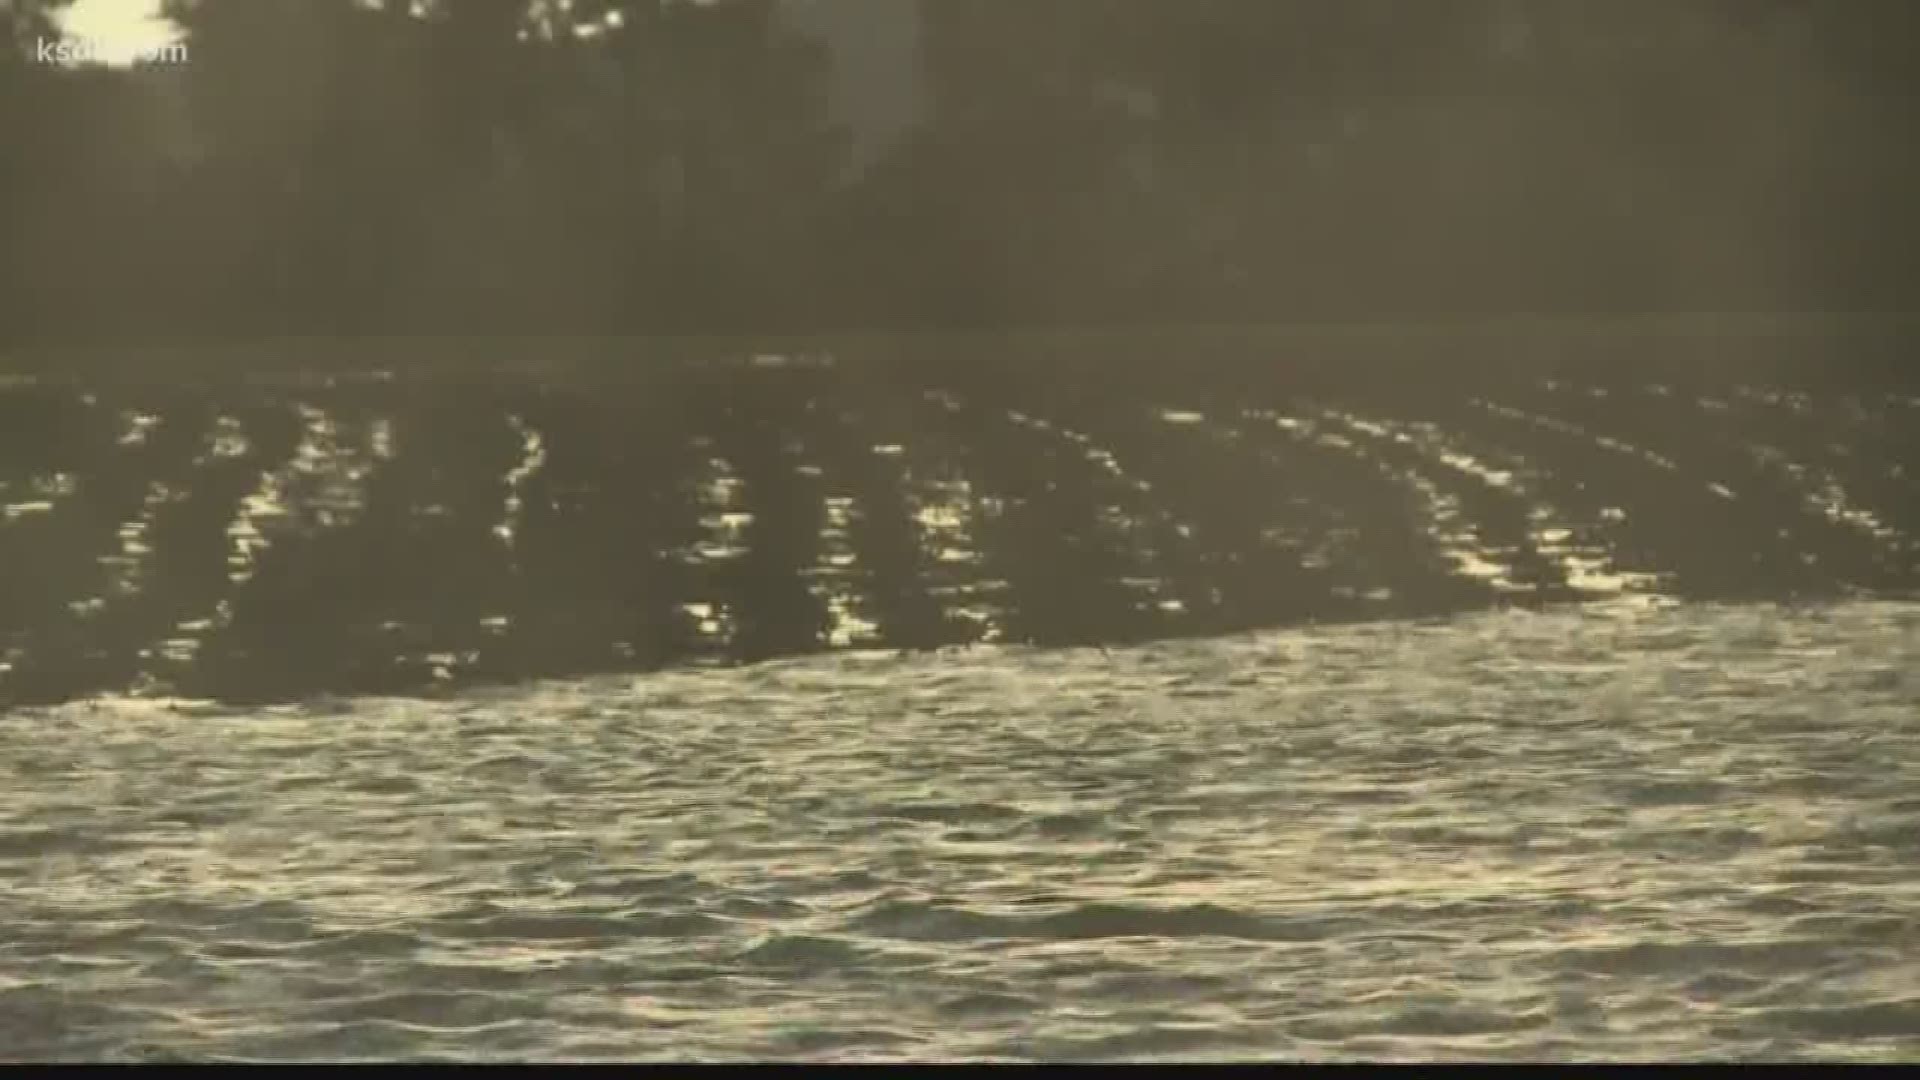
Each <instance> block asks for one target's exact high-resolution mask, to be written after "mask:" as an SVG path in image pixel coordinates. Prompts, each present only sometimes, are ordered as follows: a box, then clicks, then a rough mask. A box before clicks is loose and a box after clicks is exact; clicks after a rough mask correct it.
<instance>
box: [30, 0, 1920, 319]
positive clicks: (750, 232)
mask: <svg viewBox="0 0 1920 1080" xmlns="http://www.w3.org/2000/svg"><path fill="white" fill-rule="evenodd" d="M163 6H164V9H165V11H166V13H167V14H168V15H169V16H170V17H171V19H172V22H171V23H161V22H158V21H156V20H155V19H154V10H155V5H154V4H152V3H148V2H145V0H85V2H82V3H77V4H69V3H62V2H60V0H6V2H4V3H0V40H4V41H6V42H9V43H11V46H12V47H11V48H10V49H7V50H3V51H0V130H3V131H4V132H5V138H4V139H3V140H0V144H3V145H0V192H4V195H5V198H4V200H0V206H4V210H0V253H3V254H0V275H4V276H3V277H0V335H4V337H0V340H4V341H8V342H13V343H22V342H28V341H38V342H72V341H83V340H85V341H92V340H130V341H139V342H151V341H155V340H161V339H166V340H185V341H193V340H201V339H208V338H246V337H255V336H260V335H274V336H281V335H288V334H324V335H355V336H357V335H372V334H406V333H436V334H438V333H455V332H465V333H493V332H506V331H518V332H540V333H553V332H618V333H646V332H669V331H673V332H680V331H702V332H746V331H753V332H780V331H797V330H841V329H850V328H873V327H887V328H891V327H983V326H984V327H1005V326H1032V325H1042V324H1045V325H1058V324H1076V325H1082V324H1111V323H1117V322H1150V323H1163V324H1164V323H1194V322H1211V323H1219V322H1230V323H1240V324H1246V323H1271V322H1289V321H1300V320H1325V319H1362V320H1375V319H1381V320H1398V319H1420V318H1432V317H1448V316H1455V315H1465V316H1478V315H1503V314H1595V313H1598V314H1620V313H1646V312H1676V311H1678V312H1686V311H1700V310H1715V311H1727V310H1733V311H1782V310H1793V311H1836V310H1838V311H1863V310H1873V311H1886V310H1910V309H1912V308H1913V306H1914V305H1913V298H1914V296H1915V295H1916V293H1917V292H1920V257H1917V256H1916V254H1915V253H1916V251H1917V250H1920V248H1917V247H1916V245H1915V244H1914V243H1913V242H1912V239H1913V228H1912V226H1913V214H1912V209H1911V192H1912V191H1914V190H1916V189H1917V188H1920V154H1916V135H1915V132H1916V130H1920V125H1915V124H1914V123H1913V122H1912V121H1913V115H1912V114H1913V112H1914V108H1913V107H1914V104H1915V101H1916V98H1915V92H1916V82H1915V76H1914V75H1913V74H1912V70H1913V69H1912V65H1910V64H1908V63H1905V62H1904V60H1905V57H1904V49H1905V46H1906V44H1907V43H1910V42H1912V41H1914V40H1920V26H1917V25H1916V23H1917V22H1920V8H1916V7H1915V6H1914V5H1913V4H1911V3H1908V2H1905V0H1849V2H1846V3H1813V2H1805V0H1662V2H1659V3H1652V2H1636V0H1447V2H1432V3H1410V2H1382V0H1363V2H1354V0H1343V2H1340V3H1333V2H1330V0H1183V2H1181V3H1171V2H1167V0H1020V2H1017V3H1016V2H1012V0H978V2H974V0H968V2H961V0H933V2H923V3H915V2H913V0H717V2H713V3H703V4H693V3H675V2H671V0H572V2H566V0H460V2H457V3H455V2H448V0H425V2H415V3H412V4H410V5H405V6H402V5H396V4H392V3H386V4H383V3H379V2H375V0H168V2H167V3H166V4H164V5H163ZM58 25H64V26H65V27H66V29H67V31H68V32H69V33H70V34H72V35H73V36H75V37H77V38H80V39H84V40H86V41H87V42H89V43H90V44H93V45H96V46H98V47H100V48H101V49H102V50H106V51H109V52H111V51H113V50H116V49H117V50H120V55H125V53H126V52H127V51H128V50H130V49H132V48H134V47H137V46H138V45H139V44H142V43H151V42H152V41H155V40H159V39H160V38H159V37H156V33H158V34H159V35H162V36H164V35H165V34H167V33H174V34H178V35H180V36H181V37H182V39H183V40H184V41H185V42H186V43H187V45H188V49H189V52H188V59H187V60H186V62H184V63H174V64H154V65H148V66H144V67H135V68H126V67H120V68H112V69H100V68H92V69H73V70H69V69H60V68H56V67H50V66H47V65H40V64H36V63H34V61H33V44H34V41H35V39H36V37H37V36H39V35H43V34H50V33H53V32H54V28H55V27H56V26H58Z"/></svg>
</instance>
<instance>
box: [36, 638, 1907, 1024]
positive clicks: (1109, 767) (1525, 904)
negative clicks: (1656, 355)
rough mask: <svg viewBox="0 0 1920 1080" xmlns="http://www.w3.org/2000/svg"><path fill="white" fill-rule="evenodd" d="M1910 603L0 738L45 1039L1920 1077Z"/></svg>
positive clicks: (625, 680) (201, 719)
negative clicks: (1835, 1069) (1307, 1061)
mask: <svg viewBox="0 0 1920 1080" xmlns="http://www.w3.org/2000/svg"><path fill="white" fill-rule="evenodd" d="M1917 645H1920V607H1916V606H1915V605H1912V604H1901V603H1856V604H1842V605H1839V606H1823V607H1806V608H1798V609H1791V608H1779V607H1772V606H1713V605H1689V606H1682V607H1677V608H1676V607H1638V608H1632V609H1608V608H1605V607H1599V606H1596V607H1589V608H1585V609H1576V610H1557V611H1556V610H1549V611H1547V612H1544V613H1540V612H1535V613H1525V612H1507V613H1499V612H1495V613H1488V614H1480V615H1471V616H1464V617H1461V618H1458V619H1454V620H1450V621H1444V622H1438V621H1437V622H1432V623H1427V624H1410V623H1379V624H1372V625H1360V626H1346V627H1339V628H1329V629H1318V630H1316V629H1304V630H1298V629H1296V630H1287V631H1274V632H1265V633H1260V634H1249V635H1244V636H1239V637H1234V638H1229V639H1223V640H1189V641H1176V642H1169V643H1163V644H1155V645H1149V646H1144V647H1140V648H1134V649H1122V650H1116V651H1115V652H1114V653H1113V654H1112V655H1111V656H1110V657H1108V656H1102V655H1101V654H1099V653H1098V652H1094V651H1088V650H1063V651H1029V650H1025V649H1018V648H1004V649H1002V648H993V647H988V648H981V649H975V650H971V651H968V652H964V653H955V654H947V655H938V656H921V657H914V658H908V659H900V658H896V657H894V656H892V655H891V654H885V655H880V654H865V653H849V654H838V655H830V656H822V657H814V658H808V659H800V660H791V661H782V662H776V663H769V664H763V665H758V666H752V667H742V668H730V669H710V670H684V671H668V672H662V673H655V674H648V675H640V676H626V675H623V676H608V677H600V678H595V679H592V680H587V681H576V682H564V683H550V684H542V685H536V686H529V687H526V688H520V689H502V690H492V691H465V692H462V693H461V694H460V695H459V696H455V697H449V698H446V699H443V700H401V699H391V700H388V699H333V700H326V701H321V702H309V703H307V704H303V705H297V706H283V707H274V708H270V709H265V710H254V711H238V710H233V709H225V708H216V707H213V706H200V705H193V704H187V703H179V702H174V703H168V702H155V701H138V702H135V701H106V700H92V701H86V702H79V703H74V704H69V705H63V706H60V707H58V708H47V709H32V710H15V711H13V712H11V713H9V714H6V715H5V717H4V719H0V723H4V724H5V725H6V732H5V738H4V740H0V772H4V776H5V782H4V788H0V882H4V890H5V891H4V895H5V898H6V899H5V903H6V913H5V919H4V927H5V929H4V931H3V932H0V933H3V935H4V936H0V1051H3V1052H4V1056H5V1057H9V1058H41V1057H48V1058H67V1059H71V1058H106V1057H119V1056H126V1055H139V1056H147V1057H150V1056H154V1055H180V1056H196V1057H197V1056H211V1057H231V1058H264V1059H285V1058H329V1059H333V1058H395V1057H397V1058H420V1057H459V1058H494V1059H497V1058H536V1057H537V1058H546V1057H563V1058H582V1059H593V1058H625V1057H642V1058H686V1059H696V1058H726V1059H737V1058H781V1059H786V1058H833V1059H860V1058H889V1059H902V1058H915V1059H927V1058H956V1059H958V1058H964V1059H981V1058H1015V1059H1026V1058H1048V1059H1051V1058H1145V1057H1157V1056H1173V1057H1201V1058H1205V1057H1233V1058H1242V1057H1281V1058H1348V1057H1366V1058H1435V1057H1438V1058H1483V1057H1496V1058H1518V1057H1547V1058H1576V1057H1577V1058H1649V1057H1675V1056H1678V1057H1690V1058H1691V1057H1714V1058H1720V1057H1748V1056H1764V1057H1831V1058H1849V1059H1854V1058H1858V1059H1901V1058H1904V1059H1909V1060H1911V1059H1915V1058H1920V948H1916V947H1915V946H1916V943H1920V708H1916V702H1920V675H1916V673H1915V671H1914V667H1915V660H1916V656H1917V655H1920V650H1917V649H1916V646H1917Z"/></svg>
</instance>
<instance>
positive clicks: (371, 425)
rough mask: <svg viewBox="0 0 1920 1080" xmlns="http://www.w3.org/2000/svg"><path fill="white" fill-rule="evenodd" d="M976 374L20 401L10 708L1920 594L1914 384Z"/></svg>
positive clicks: (715, 372)
mask: <svg viewBox="0 0 1920 1080" xmlns="http://www.w3.org/2000/svg"><path fill="white" fill-rule="evenodd" d="M1177 368H1178V365H1173V369H1174V370H1177ZM949 370H950V375H949V376H948V377H945V378H942V377H937V376H935V375H932V374H929V373H928V372H924V371H916V370H914V369H912V368H910V367H905V366H902V367H900V368H886V367H879V368H876V367H874V366H871V365H869V366H864V367H854V366H836V365H831V364H824V363H813V364H798V363H788V364H785V365H782V366H774V365H770V364H761V365H745V366H740V365H730V366H707V367H690V366H688V367H675V368H673V369H672V370H670V371H667V372H665V373H660V374H653V375H649V376H647V377H644V378H642V377H630V378H607V377H602V378H592V379H583V378H569V379H545V378H541V377H539V376H537V375H530V374H521V375H516V376H512V377H507V376H488V375H479V374H475V375H468V376H460V375H458V374H451V373H447V372H441V373H439V374H436V375H433V376H425V375H412V376H408V375H398V376H396V375H392V374H386V375H361V376H353V377H347V376H342V377H335V378H320V377H304V378H291V377H288V378H266V377H257V378H251V379H240V378H233V377H227V378H220V379H207V380H201V381H197V382H192V383H186V382H180V381H176V382H174V383H173V384H172V385H159V383H160V380H157V379H152V378H149V379H146V380H141V381H136V380H130V379H119V380H108V379H95V380H86V379H79V378H52V377H41V378H17V379H14V380H12V381H10V382H7V383H5V384H4V385H0V701H10V702H15V703H31V702H49V701H58V700H66V699H71V698H75V697H80V696H85V695H88V694H93V693H99V692H109V691H133V692H137V693H147V694H163V695H166V694H171V695H180V696H186V697H194V698H216V699H222V700H229V701H246V700H253V701H274V700H293V699H298V698H301V697H304V696H307V695H311V694H315V693H323V692H328V693H354V692H366V693H421V692H445V691H450V690H453V689H456V688H458V687H460V686H467V685H475V684H487V683H501V682H512V681H517V680H521V679H526V678H534V677H550V676H564V675H570V674H586V673H593V672H615V671H637V670H653V669H657V668H661V667H668V666H675V665H679V664H683V663H700V662H704V663H714V662H722V663H724V662H734V661H753V660H761V659H766V658H771V657H780V656H791V655H799V654H806V653H811V652H817V651H823V650H831V649H846V648H872V647H881V648H916V649H922V648H937V647H941V646H958V645H967V644H973V643H995V642H999V643H1028V644H1035V645H1042V646H1065V645H1075V644H1093V643H1103V644H1109V645H1110V644H1115V643H1124V642H1138V641H1148V640H1162V639H1168V638H1177V637H1185V636H1207V635H1215V634H1219V633H1225V632H1232V631H1237V630H1244V629H1251V628H1257V627H1277V626H1287V625H1302V624H1310V623H1312V624H1324V623H1330V622H1350V621H1365V620H1370V619H1378V618H1406V617H1430V616H1443V615H1448V614H1452V613H1458V612H1463V611H1470V610H1478V609H1486V608H1494V607H1501V606H1513V605H1520V606H1539V605H1543V604H1551V603H1558V602H1568V601H1582V600H1591V599H1596V598H1610V597H1615V596H1619V595H1622V594H1627V595H1635V596H1642V597H1660V598H1668V599H1675V600H1738V599H1795V598H1799V599H1807V598H1819V597H1826V598H1834V597H1846V596H1854V597H1864V596H1899V595H1906V594H1909V593H1910V592H1911V590H1912V589H1913V587H1914V584H1915V580H1916V567H1920V559H1917V558H1916V551H1917V550H1920V548H1917V545H1916V538H1917V537H1920V436H1916V432H1920V423H1917V422H1916V421H1920V398H1916V397H1915V396H1914V395H1913V394H1912V393H1910V392H1908V391H1906V390H1904V389H1900V388H1898V387H1894V386H1891V385H1890V384H1888V383H1887V382H1885V381H1884V380H1882V381H1880V382H1873V381H1863V382H1858V383H1855V384H1848V383H1846V382H1844V381H1834V380H1827V381H1825V382H1821V383H1817V384H1808V383H1807V382H1806V381H1805V380H1799V381H1797V382H1796V381H1794V380H1789V379H1775V380H1773V381H1767V380H1764V379H1761V380H1753V379H1742V378H1729V377H1724V376H1716V377H1714V378H1710V379H1709V378H1693V377H1689V378H1685V379H1681V378H1677V377H1673V378H1664V379H1663V378H1662V377H1654V376H1653V375H1650V374H1649V373H1648V371H1647V370H1646V369H1645V368H1644V367H1641V368H1636V369H1634V370H1633V371H1632V373H1630V374H1621V373H1618V372H1616V373H1614V374H1607V371H1608V370H1609V369H1606V368H1604V367H1599V368H1593V369H1592V370H1589V371H1586V372H1585V373H1573V374H1568V373H1567V372H1565V371H1562V370H1557V369H1556V370H1555V371H1554V372H1553V373H1552V374H1541V375H1537V376H1533V377H1521V376H1516V375H1512V374H1508V375H1506V376H1504V377H1502V378H1500V379H1497V380H1489V379H1479V380H1473V379H1458V380H1445V379H1439V378H1436V377H1432V376H1428V377H1425V378H1423V379H1421V380H1419V381H1418V382H1410V381H1407V380H1406V379H1404V378H1402V377H1400V376H1397V375H1394V374H1393V373H1392V372H1390V371H1389V372H1385V373H1382V372H1374V373H1371V374H1370V373H1369V372H1368V371H1366V370H1364V369H1361V370H1357V371H1353V372H1348V373H1345V374H1344V375H1343V374H1342V373H1341V372H1340V371H1338V370H1334V371H1331V372H1329V371H1328V370H1326V369H1324V368H1316V369H1313V371H1312V372H1311V373H1309V374H1308V375H1302V376H1300V377H1293V378H1280V377H1265V378H1264V379H1253V378H1249V377H1247V376H1246V375H1245V372H1244V370H1243V369H1242V370H1238V371H1237V372H1236V373H1235V374H1234V377H1232V378H1223V377H1220V375H1221V372H1220V371H1219V370H1216V369H1204V368H1196V369H1195V371H1196V375H1195V377H1194V378H1193V379H1192V380H1191V382H1190V384H1183V382H1182V380H1180V379H1177V378H1168V377H1164V376H1163V377H1161V378H1158V379H1156V380H1155V381H1154V382H1153V383H1152V384H1151V385H1149V384H1147V383H1146V382H1144V381H1142V380H1137V379H1136V380H1132V381H1129V380H1127V379H1124V378H1120V377H1117V376H1116V377H1115V378H1112V379H1107V380H1103V379H1101V378H1100V377H1099V372H1100V369H1099V368H1098V366H1097V365H1088V366H1083V367H1082V368H1080V369H1078V371H1079V374H1078V375H1077V376H1076V377H1074V378H1071V379H1069V378H1062V377H1057V376H1054V377H1046V378H1042V377H1040V376H1038V375H1027V376H1023V375H1021V374H1020V373H1019V372H1018V371H1017V370H1012V369H1008V368H1004V367H1002V368H998V369H993V371H991V372H986V373H983V371H975V370H972V369H967V368H965V367H964V365H961V366H952V367H950V369H949ZM983 370H984V369H983ZM1544 370H1546V369H1545V366H1544V365H1543V371H1544ZM1675 370H1677V371H1683V372H1684V371H1686V370H1690V369H1686V368H1684V367H1676V369H1675ZM1403 374H1404V373H1403Z"/></svg>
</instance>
